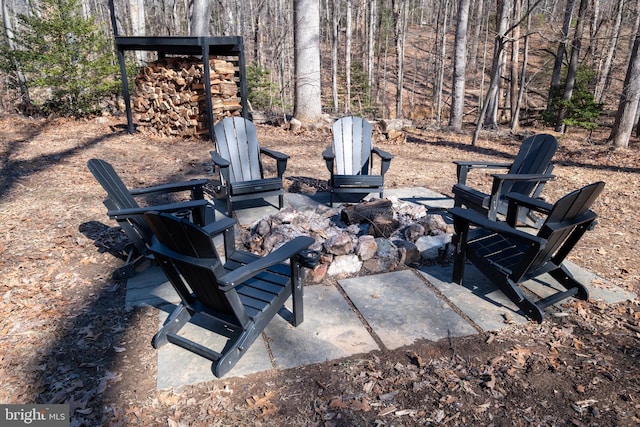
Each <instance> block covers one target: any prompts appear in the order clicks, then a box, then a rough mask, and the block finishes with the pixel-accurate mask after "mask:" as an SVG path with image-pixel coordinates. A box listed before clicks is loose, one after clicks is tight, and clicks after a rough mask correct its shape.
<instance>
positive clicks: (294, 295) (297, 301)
mask: <svg viewBox="0 0 640 427" xmlns="http://www.w3.org/2000/svg"><path fill="white" fill-rule="evenodd" d="M300 270H301V267H300V263H299V262H298V260H292V262H291V287H292V289H291V299H292V305H293V319H291V324H292V325H293V326H298V325H300V324H301V323H302V321H303V320H304V312H303V306H304V305H303V301H302V298H303V290H302V280H301V277H300V276H301V274H300V273H301V271H300Z"/></svg>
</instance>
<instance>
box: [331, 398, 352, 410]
mask: <svg viewBox="0 0 640 427" xmlns="http://www.w3.org/2000/svg"><path fill="white" fill-rule="evenodd" d="M348 407H349V405H347V404H346V403H344V402H343V401H342V399H340V398H339V397H336V398H335V399H331V402H329V408H331V409H336V408H342V409H344V408H348Z"/></svg>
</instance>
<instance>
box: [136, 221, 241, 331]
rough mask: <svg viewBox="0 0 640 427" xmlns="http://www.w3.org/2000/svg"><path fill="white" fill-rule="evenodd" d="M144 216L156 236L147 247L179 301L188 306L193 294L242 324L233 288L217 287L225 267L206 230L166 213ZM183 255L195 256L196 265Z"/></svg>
mask: <svg viewBox="0 0 640 427" xmlns="http://www.w3.org/2000/svg"><path fill="white" fill-rule="evenodd" d="M145 219H146V221H147V223H148V224H149V227H150V228H151V230H152V231H153V234H154V236H155V237H156V239H157V242H154V244H153V245H152V246H151V250H152V251H153V252H154V254H155V255H156V256H157V257H158V258H159V261H160V266H161V267H162V269H163V271H164V273H165V275H167V278H169V280H170V281H171V283H172V284H173V286H174V288H175V289H176V291H177V292H178V294H180V297H181V298H182V301H183V302H184V303H185V304H187V305H190V304H192V303H193V298H194V297H195V299H196V300H197V301H198V302H200V303H201V304H203V305H204V306H205V307H207V308H208V309H210V310H212V311H214V312H215V313H216V314H217V315H219V316H220V317H223V318H226V319H227V320H229V321H231V322H233V323H235V324H237V325H242V324H244V323H245V322H246V321H247V316H246V313H245V312H244V309H243V308H242V302H241V301H240V297H239V296H238V294H237V292H236V291H235V289H230V290H221V289H220V287H219V286H218V284H217V277H222V276H223V275H224V274H225V269H224V266H223V265H222V262H221V260H220V257H219V256H218V253H217V251H216V248H215V245H214V243H213V240H212V239H211V237H210V236H209V235H208V234H207V232H206V231H204V230H203V229H202V228H201V227H199V226H198V225H196V224H194V223H192V222H190V221H187V220H185V219H182V218H178V217H175V216H173V215H169V214H166V213H158V212H147V213H145ZM167 249H168V250H167ZM182 257H185V258H182ZM186 257H190V258H191V261H193V259H194V258H196V259H198V263H197V264H198V265H194V263H193V262H187V261H189V260H188V259H187V258H186ZM191 292H192V293H193V295H191Z"/></svg>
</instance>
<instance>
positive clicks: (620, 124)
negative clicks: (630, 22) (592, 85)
mask: <svg viewBox="0 0 640 427" xmlns="http://www.w3.org/2000/svg"><path fill="white" fill-rule="evenodd" d="M639 50H640V27H639V28H638V32H636V37H635V40H634V43H633V50H632V51H631V58H630V59H629V66H628V68H627V74H626V76H625V78H624V87H623V89H622V95H621V96H620V103H619V104H618V112H617V113H616V120H615V122H614V124H613V128H612V129H611V135H610V136H609V140H610V141H611V142H612V143H613V146H614V147H619V148H626V147H628V146H629V138H630V137H631V132H632V131H633V125H634V121H635V118H636V111H637V110H638V104H639V101H640V54H639V53H638V51H639Z"/></svg>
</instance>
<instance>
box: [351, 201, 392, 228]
mask: <svg viewBox="0 0 640 427" xmlns="http://www.w3.org/2000/svg"><path fill="white" fill-rule="evenodd" d="M340 217H341V218H342V220H343V221H344V222H345V223H347V224H361V223H363V222H373V221H374V220H376V219H378V218H380V219H382V218H384V219H388V220H391V219H393V209H392V207H391V200H388V199H377V200H372V201H370V202H363V203H359V204H357V205H351V206H347V207H345V208H344V209H342V212H341V213H340Z"/></svg>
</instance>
